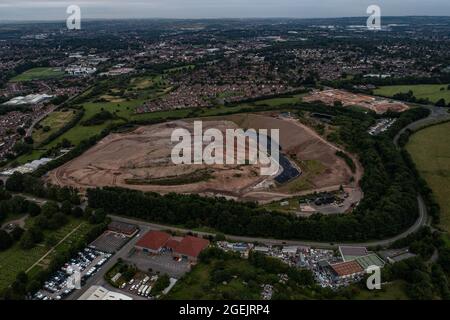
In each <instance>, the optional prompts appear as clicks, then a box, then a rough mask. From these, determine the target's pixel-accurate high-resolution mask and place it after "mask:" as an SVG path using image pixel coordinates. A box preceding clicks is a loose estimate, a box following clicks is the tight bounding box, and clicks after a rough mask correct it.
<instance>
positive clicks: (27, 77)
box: [11, 68, 64, 82]
mask: <svg viewBox="0 0 450 320" xmlns="http://www.w3.org/2000/svg"><path fill="white" fill-rule="evenodd" d="M63 76H64V71H63V70H61V69H59V68H33V69H29V70H27V71H25V72H23V73H21V74H19V75H17V76H15V77H14V78H12V79H11V81H12V82H23V81H32V80H47V79H54V78H61V77H63Z"/></svg>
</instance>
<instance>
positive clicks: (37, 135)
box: [32, 109, 76, 145]
mask: <svg viewBox="0 0 450 320" xmlns="http://www.w3.org/2000/svg"><path fill="white" fill-rule="evenodd" d="M75 112H76V111H75V110H72V109H68V110H64V111H54V112H52V113H51V114H49V115H48V116H47V117H45V118H44V119H43V120H42V121H41V122H40V123H39V125H40V126H41V127H42V128H40V129H36V128H35V129H34V130H33V134H32V137H33V140H34V143H35V145H38V144H40V143H41V142H43V141H44V140H45V139H47V138H48V137H50V135H52V134H53V133H55V132H57V131H58V130H59V129H61V128H62V127H64V125H65V124H66V123H68V122H69V121H70V120H72V119H73V118H74V117H75ZM45 127H49V128H50V130H49V131H47V132H46V131H45V130H44V128H45Z"/></svg>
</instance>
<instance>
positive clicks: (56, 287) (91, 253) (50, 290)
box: [33, 247, 112, 300]
mask: <svg viewBox="0 0 450 320" xmlns="http://www.w3.org/2000/svg"><path fill="white" fill-rule="evenodd" d="M111 256H112V255H111V254H110V253H105V252H102V251H99V250H96V249H93V248H89V247H88V248H85V249H84V250H83V251H80V252H78V253H77V255H76V256H75V257H74V258H72V259H70V261H69V262H67V263H66V264H64V266H63V267H62V268H61V269H60V270H58V271H56V272H55V273H54V274H53V275H52V276H51V277H50V279H49V280H47V281H46V282H45V283H44V287H43V288H42V290H40V291H39V292H37V293H36V294H35V295H34V296H33V299H35V300H60V299H63V298H64V297H66V296H68V295H70V294H71V293H72V292H73V291H74V290H75V288H74V286H73V283H71V282H72V281H73V279H76V278H77V277H75V275H76V273H77V272H79V274H78V276H79V280H80V285H81V286H83V285H84V283H85V282H86V280H87V279H88V278H90V277H91V276H92V275H94V274H95V273H96V272H97V271H98V270H99V269H100V268H101V267H102V266H103V265H104V264H105V263H106V261H108V259H109V258H111ZM99 257H101V259H100V260H97V259H98V258H99ZM71 276H74V277H73V278H72V277H71Z"/></svg>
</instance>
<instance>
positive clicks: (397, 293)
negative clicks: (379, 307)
mask: <svg viewBox="0 0 450 320" xmlns="http://www.w3.org/2000/svg"><path fill="white" fill-rule="evenodd" d="M405 286H406V284H405V283H404V282H403V281H400V280H397V281H394V282H391V283H388V284H384V285H382V286H381V290H372V291H370V290H367V289H361V290H360V291H358V293H357V294H356V296H355V297H354V299H355V300H409V299H408V296H407V295H406V293H405Z"/></svg>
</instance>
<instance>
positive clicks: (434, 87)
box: [374, 84, 450, 103]
mask: <svg viewBox="0 0 450 320" xmlns="http://www.w3.org/2000/svg"><path fill="white" fill-rule="evenodd" d="M447 88H448V84H419V85H407V86H385V87H380V88H379V89H376V90H375V91H374V94H376V95H380V96H386V97H392V96H394V95H395V94H397V93H407V92H409V91H410V90H411V91H412V92H413V93H414V96H415V97H416V98H419V99H420V98H423V99H429V100H430V101H431V102H433V103H436V102H437V101H438V100H440V99H442V98H444V99H445V101H446V102H447V103H449V102H450V90H447Z"/></svg>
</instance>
